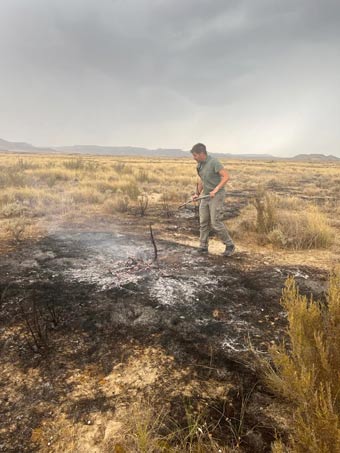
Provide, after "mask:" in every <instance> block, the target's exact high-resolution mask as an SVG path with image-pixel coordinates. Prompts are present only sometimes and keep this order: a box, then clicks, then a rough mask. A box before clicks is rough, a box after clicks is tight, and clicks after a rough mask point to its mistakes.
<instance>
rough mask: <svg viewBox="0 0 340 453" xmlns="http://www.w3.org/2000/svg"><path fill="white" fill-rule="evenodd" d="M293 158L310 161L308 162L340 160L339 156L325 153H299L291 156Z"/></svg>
mask: <svg viewBox="0 0 340 453" xmlns="http://www.w3.org/2000/svg"><path fill="white" fill-rule="evenodd" d="M291 160H299V161H308V162H320V161H325V162H337V161H340V158H339V157H336V156H332V155H330V154H329V155H328V156H326V155H325V154H298V155H297V156H294V157H291Z"/></svg>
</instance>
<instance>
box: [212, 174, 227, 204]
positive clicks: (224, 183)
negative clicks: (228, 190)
mask: <svg viewBox="0 0 340 453" xmlns="http://www.w3.org/2000/svg"><path fill="white" fill-rule="evenodd" d="M218 174H219V175H220V176H221V181H220V182H219V183H218V184H217V186H216V187H215V189H214V190H212V191H211V192H210V194H209V195H210V196H211V198H214V196H215V195H216V194H217V192H218V191H219V190H220V189H222V187H224V186H225V185H226V183H227V182H228V181H229V175H228V172H227V170H226V169H225V168H222V169H221V170H220V171H219V172H218Z"/></svg>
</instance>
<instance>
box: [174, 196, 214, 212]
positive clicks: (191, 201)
mask: <svg viewBox="0 0 340 453" xmlns="http://www.w3.org/2000/svg"><path fill="white" fill-rule="evenodd" d="M204 198H210V195H203V196H202V197H198V198H195V199H194V200H193V199H191V198H190V200H188V201H186V202H185V203H183V204H181V205H180V206H178V209H179V208H183V207H184V206H186V205H187V204H190V203H193V202H195V201H200V200H204Z"/></svg>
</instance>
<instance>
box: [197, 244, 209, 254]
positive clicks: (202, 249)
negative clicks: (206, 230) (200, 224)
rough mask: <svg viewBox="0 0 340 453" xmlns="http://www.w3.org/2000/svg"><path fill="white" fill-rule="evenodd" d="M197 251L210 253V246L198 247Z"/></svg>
mask: <svg viewBox="0 0 340 453" xmlns="http://www.w3.org/2000/svg"><path fill="white" fill-rule="evenodd" d="M196 253H199V254H200V255H205V254H207V253H208V247H202V246H200V247H198V249H197V250H196Z"/></svg>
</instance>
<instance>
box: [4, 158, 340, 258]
mask: <svg viewBox="0 0 340 453" xmlns="http://www.w3.org/2000/svg"><path fill="white" fill-rule="evenodd" d="M224 164H225V166H226V168H227V169H228V171H229V173H230V175H231V185H230V189H229V190H233V191H239V192H241V193H242V191H243V190H246V191H249V190H252V191H258V190H259V187H261V191H262V192H258V193H259V194H258V196H257V197H256V199H255V202H254V203H253V204H252V199H251V198H249V200H248V201H249V205H248V206H247V207H246V208H245V209H244V211H243V212H242V213H241V215H240V217H239V218H238V219H237V220H236V221H234V222H233V224H232V229H233V230H234V237H235V238H238V239H239V240H241V241H242V240H243V239H244V238H246V237H247V236H248V235H249V233H250V234H253V235H255V237H256V240H257V242H258V243H260V244H261V245H265V244H267V243H269V244H273V245H274V246H276V247H279V248H290V249H296V250H298V249H303V248H329V247H331V245H332V243H333V240H334V230H332V228H331V226H333V228H334V227H335V228H338V227H339V226H340V225H339V224H338V222H337V220H336V219H337V218H338V215H339V214H340V205H339V200H338V198H339V196H338V195H339V188H338V186H339V184H337V182H339V176H338V174H339V166H336V165H335V164H328V165H327V164H326V165H325V164H317V163H296V162H290V163H289V164H287V163H286V162H258V161H246V162H242V161H224ZM196 179H197V177H196V171H195V162H194V161H193V160H192V159H189V158H188V159H152V160H150V159H144V158H122V157H109V156H105V157H101V156H98V157H92V156H80V157H74V156H64V155H63V156H49V155H41V156H40V155H25V156H20V155H19V156H18V155H11V154H3V155H0V188H1V193H0V224H2V226H4V225H5V224H6V223H7V224H8V221H9V220H12V221H13V222H12V223H13V225H14V221H18V222H19V221H20V222H21V223H23V222H24V221H25V219H26V221H27V225H32V224H33V223H35V224H38V223H39V222H40V221H41V220H43V219H44V220H46V219H47V218H48V221H54V222H55V221H57V219H58V218H61V217H62V216H64V215H67V214H69V213H71V212H77V214H78V215H81V214H86V215H97V214H101V215H109V216H111V215H114V214H115V213H125V214H129V213H135V214H136V213H139V212H140V210H141V206H140V200H141V197H142V196H143V197H147V198H148V211H149V212H150V211H152V209H153V212H155V209H158V210H159V213H160V215H166V216H171V215H172V213H173V212H174V210H175V209H176V208H177V206H178V205H179V204H181V203H183V201H185V200H187V199H188V198H189V197H190V195H191V194H192V193H193V192H194V190H195V186H196ZM320 198H321V199H322V200H323V202H322V204H320V203H319V202H320ZM306 199H307V200H306ZM227 202H228V201H227ZM143 215H144V214H143ZM4 222H5V223H4ZM0 226H1V225H0ZM14 230H15V229H14V228H13V231H14ZM13 234H14V235H15V232H14V233H13Z"/></svg>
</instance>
